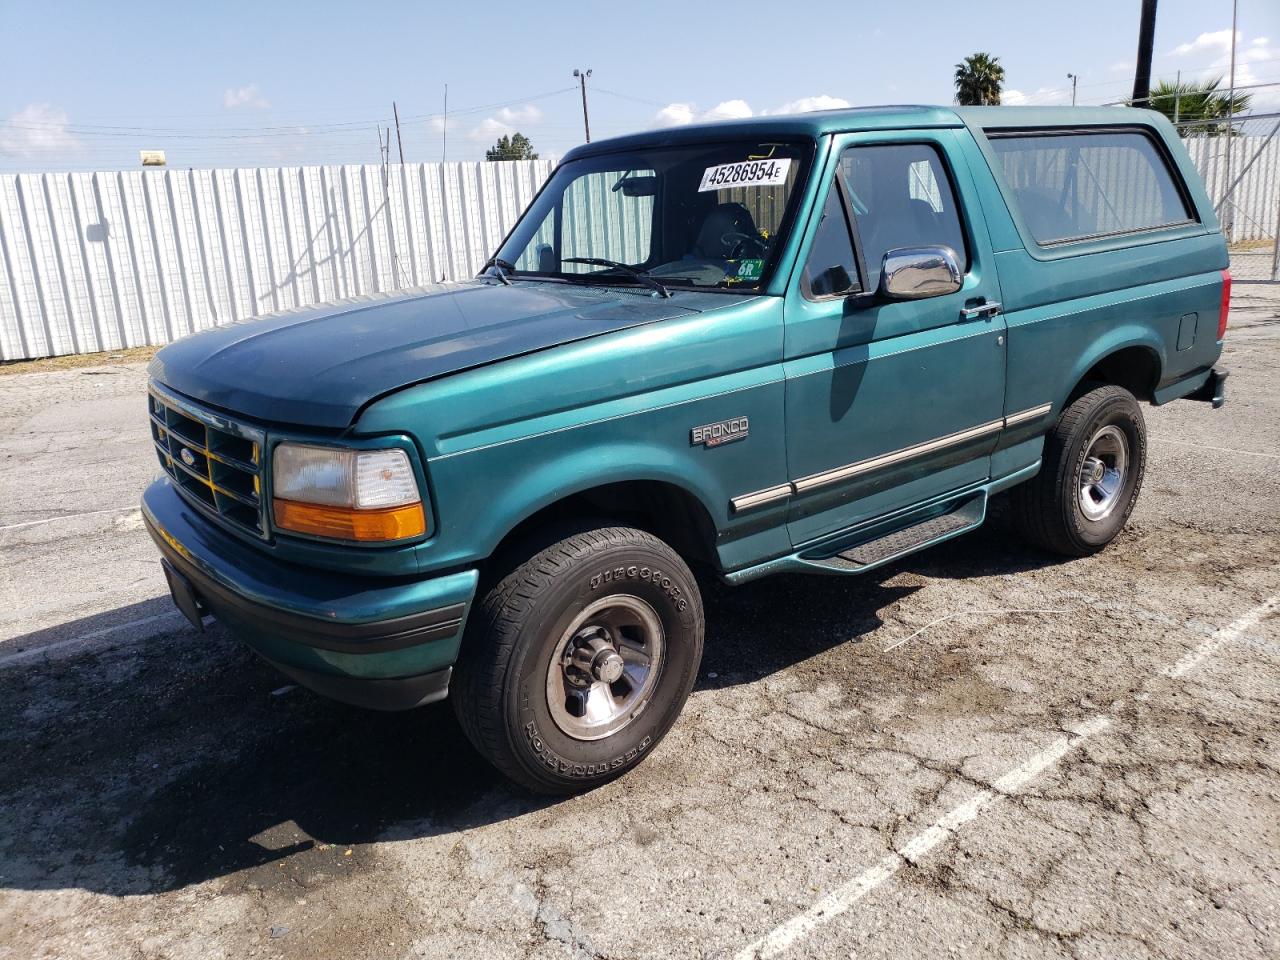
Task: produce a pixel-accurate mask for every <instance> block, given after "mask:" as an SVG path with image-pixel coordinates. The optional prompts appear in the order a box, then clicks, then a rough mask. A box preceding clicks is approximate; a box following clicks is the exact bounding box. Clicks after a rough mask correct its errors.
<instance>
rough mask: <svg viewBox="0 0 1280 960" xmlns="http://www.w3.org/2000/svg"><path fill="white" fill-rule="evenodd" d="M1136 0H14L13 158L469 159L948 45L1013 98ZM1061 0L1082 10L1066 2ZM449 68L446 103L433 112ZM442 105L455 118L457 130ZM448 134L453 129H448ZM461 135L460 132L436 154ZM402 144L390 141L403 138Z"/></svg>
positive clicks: (1258, 31) (875, 77)
mask: <svg viewBox="0 0 1280 960" xmlns="http://www.w3.org/2000/svg"><path fill="white" fill-rule="evenodd" d="M1139 6H1140V0H1071V2H1070V3H1066V2H1062V0H1021V2H1018V0H966V2H964V3H960V4H957V3H956V2H955V0H946V2H940V0H915V2H912V3H898V2H893V0H887V2H886V0H881V2H879V3H865V2H858V0H843V2H838V3H836V2H815V0H810V2H807V3H790V4H788V3H782V2H780V0H769V2H764V3H755V2H751V0H737V2H734V3H732V4H730V5H728V6H726V5H724V4H718V3H717V4H706V5H703V4H695V3H692V2H690V0H684V2H675V3H672V2H666V0H646V2H644V3H637V4H631V5H620V4H609V5H607V6H606V5H603V4H601V5H596V4H587V3H583V2H579V3H573V4H569V3H558V2H555V0H543V2H541V3H529V2H527V0H526V2H522V3H505V2H500V0H486V2H483V3H467V4H461V3H450V4H432V3H426V2H418V3H400V2H394V0H386V2H382V3H375V4H341V3H331V2H325V0H308V2H306V3H302V2H297V0H287V2H286V0H258V2H253V3H245V2H240V0H219V2H215V3H210V2H200V3H187V2H183V0H173V2H170V3H165V4H159V3H142V2H125V3H103V2H83V3H68V2H59V0H45V2H34V0H0V43H2V44H3V46H2V47H0V49H3V55H0V172H25V171H31V172H38V171H50V170H116V169H130V168H136V167H138V165H139V157H138V151H139V150H141V149H160V150H164V151H165V152H166V155H167V157H168V162H169V166H170V167H178V168H185V167H215V166H262V165H267V166H273V165H280V164H300V163H343V162H347V163H376V162H378V160H379V142H378V137H379V133H378V130H379V129H381V128H385V127H387V126H391V127H392V128H393V129H392V133H391V138H392V141H393V144H394V141H395V132H394V121H393V119H392V110H391V104H392V101H395V102H396V103H397V104H398V107H399V111H400V121H401V134H402V139H403V149H404V157H405V160H406V161H409V162H414V161H436V160H440V159H441V158H442V156H447V159H449V160H478V159H482V158H483V157H484V151H485V149H486V148H487V147H489V146H491V145H492V144H493V142H494V141H495V140H496V139H497V138H498V137H499V136H501V135H503V134H506V133H510V132H512V131H515V130H519V131H520V132H522V133H524V134H525V135H526V136H528V137H529V138H530V139H531V140H532V141H533V144H534V148H535V149H536V150H538V151H539V152H540V153H541V154H542V155H543V156H544V157H545V156H551V157H554V156H560V155H563V154H564V153H565V152H566V151H567V150H568V149H570V148H571V147H573V146H575V145H576V144H578V143H581V142H582V139H583V123H582V121H583V118H582V101H581V98H580V94H579V89H578V81H577V79H576V78H575V77H574V76H573V71H574V69H575V68H578V69H582V70H587V69H590V70H591V71H592V74H591V77H590V79H589V80H588V81H587V95H588V105H589V110H590V123H591V134H592V138H593V139H597V140H598V139H603V138H605V137H608V136H613V135H617V134H622V133H629V132H634V131H637V130H643V129H650V128H653V127H657V126H663V125H671V124H678V123H688V122H693V121H697V120H703V119H715V118H717V117H742V116H752V115H760V114H765V113H782V112H795V111H799V110H806V109H815V108H821V107H838V106H846V105H855V106H859V105H868V104H878V103H943V104H945V103H950V102H951V101H952V97H953V95H954V88H953V86H952V74H953V72H954V69H955V64H956V62H957V61H959V60H960V59H962V58H963V57H965V56H966V55H968V54H971V53H974V52H976V51H985V52H988V53H991V54H994V55H995V56H997V57H999V58H1000V61H1001V63H1002V64H1003V66H1004V68H1005V72H1006V76H1005V97H1004V98H1005V102H1006V103H1010V104H1016V103H1030V104H1058V103H1069V102H1070V100H1071V81H1070V80H1069V79H1067V74H1068V73H1074V74H1077V75H1078V77H1079V80H1078V84H1079V86H1078V90H1077V97H1078V102H1079V103H1081V104H1101V103H1107V102H1113V101H1116V100H1118V99H1120V98H1122V97H1124V96H1125V95H1127V94H1128V93H1129V92H1131V90H1132V85H1133V63H1134V58H1135V52H1136V47H1137V28H1138V12H1139ZM1068 11H1069V12H1068ZM1230 28H1231V2H1230V0H1160V2H1159V11H1158V20H1157V26H1156V39H1155V58H1154V69H1153V82H1154V80H1158V79H1162V78H1163V79H1169V80H1172V79H1174V77H1175V75H1176V73H1177V72H1178V71H1181V72H1182V76H1183V78H1184V79H1188V78H1191V79H1201V78H1205V77H1211V76H1218V75H1220V74H1225V73H1226V72H1227V56H1228V51H1229V46H1230V38H1231V29H1230ZM1237 51H1238V53H1237V69H1236V82H1237V85H1241V86H1243V85H1249V84H1262V83H1267V82H1273V83H1275V84H1277V85H1276V86H1271V87H1262V88H1259V89H1254V90H1250V91H1249V92H1251V93H1252V94H1253V95H1254V109H1255V111H1258V112H1262V111H1265V110H1277V111H1280V2H1277V0H1239V20H1238V42H1237ZM446 84H448V105H449V113H448V119H447V121H446V120H445V117H444V115H443V108H444V92H445V85H446ZM446 122H447V137H446ZM446 139H447V143H446ZM446 151H447V154H446ZM398 156H399V153H398V147H397V146H395V145H393V147H392V160H393V161H394V160H395V159H396V158H397V157H398Z"/></svg>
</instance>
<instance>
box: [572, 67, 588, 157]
mask: <svg viewBox="0 0 1280 960" xmlns="http://www.w3.org/2000/svg"><path fill="white" fill-rule="evenodd" d="M573 75H574V76H575V77H577V78H578V82H579V83H580V84H581V85H582V132H583V133H584V134H585V135H586V137H587V143H590V142H591V124H590V123H589V122H588V121H587V77H589V76H591V71H590V70H587V71H586V72H583V71H581V70H574V71H573Z"/></svg>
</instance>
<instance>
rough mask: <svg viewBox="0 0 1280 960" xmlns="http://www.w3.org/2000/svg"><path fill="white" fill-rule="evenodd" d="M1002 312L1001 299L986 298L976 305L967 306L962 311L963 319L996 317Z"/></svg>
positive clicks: (961, 317)
mask: <svg viewBox="0 0 1280 960" xmlns="http://www.w3.org/2000/svg"><path fill="white" fill-rule="evenodd" d="M999 312H1000V301H999V300H986V301H984V302H982V303H980V304H978V305H977V306H974V307H965V308H964V309H963V310H961V311H960V319H961V320H980V319H982V318H983V317H994V316H995V315H996V314H997V313H999Z"/></svg>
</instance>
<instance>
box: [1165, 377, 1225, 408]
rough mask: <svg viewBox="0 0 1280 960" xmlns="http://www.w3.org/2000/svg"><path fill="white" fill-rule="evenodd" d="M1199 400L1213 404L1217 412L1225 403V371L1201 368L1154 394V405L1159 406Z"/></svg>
mask: <svg viewBox="0 0 1280 960" xmlns="http://www.w3.org/2000/svg"><path fill="white" fill-rule="evenodd" d="M1182 399H1186V400H1201V401H1203V402H1205V403H1211V404H1213V408H1214V409H1215V410H1217V409H1218V408H1219V407H1220V406H1222V405H1223V404H1224V403H1226V402H1227V371H1225V370H1223V369H1222V368H1221V367H1212V368H1210V369H1209V370H1204V369H1203V368H1202V369H1200V370H1199V371H1197V372H1196V373H1193V374H1191V375H1190V376H1188V377H1183V378H1182V379H1181V380H1175V381H1174V382H1173V383H1171V384H1169V385H1168V386H1164V387H1161V388H1160V389H1159V390H1157V391H1156V393H1155V397H1154V400H1155V404H1156V406H1160V405H1161V404H1163V403H1168V402H1169V401H1171V400H1182Z"/></svg>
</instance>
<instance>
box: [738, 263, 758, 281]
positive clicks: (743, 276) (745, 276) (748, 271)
mask: <svg viewBox="0 0 1280 960" xmlns="http://www.w3.org/2000/svg"><path fill="white" fill-rule="evenodd" d="M763 272H764V261H763V260H742V261H740V262H739V263H738V279H739V280H759V279H760V274H762V273H763Z"/></svg>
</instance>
